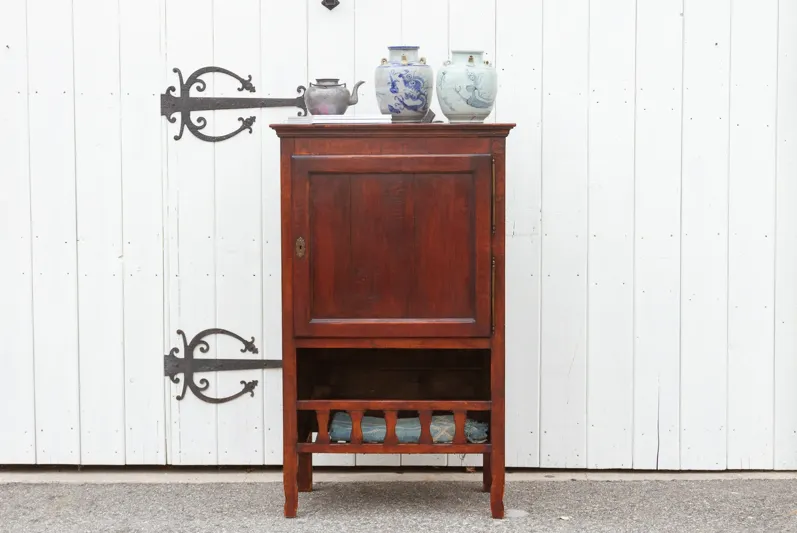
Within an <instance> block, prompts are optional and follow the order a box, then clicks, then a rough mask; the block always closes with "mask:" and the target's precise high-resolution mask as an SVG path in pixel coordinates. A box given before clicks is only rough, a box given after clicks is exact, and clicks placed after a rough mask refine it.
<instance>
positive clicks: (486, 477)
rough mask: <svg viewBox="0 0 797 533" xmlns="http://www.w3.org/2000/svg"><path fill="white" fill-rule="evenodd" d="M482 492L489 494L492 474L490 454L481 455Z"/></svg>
mask: <svg viewBox="0 0 797 533" xmlns="http://www.w3.org/2000/svg"><path fill="white" fill-rule="evenodd" d="M482 465H483V466H482V491H483V492H490V486H491V485H492V484H493V473H492V469H491V468H490V454H489V453H485V454H483V458H482Z"/></svg>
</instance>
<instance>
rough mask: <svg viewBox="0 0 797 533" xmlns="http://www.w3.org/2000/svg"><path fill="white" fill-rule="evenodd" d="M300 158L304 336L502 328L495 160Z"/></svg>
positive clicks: (298, 274) (297, 230)
mask: <svg viewBox="0 0 797 533" xmlns="http://www.w3.org/2000/svg"><path fill="white" fill-rule="evenodd" d="M293 165H294V174H293V175H294V179H293V183H292V189H293V190H292V196H293V212H294V220H293V232H294V236H293V237H294V239H295V240H296V241H297V242H299V243H303V244H302V246H303V247H302V246H299V247H298V248H297V253H296V254H295V256H294V258H293V265H294V312H295V325H294V327H295V332H296V334H297V335H298V336H346V337H361V336H368V337H395V336H411V337H423V336H440V337H446V336H488V335H489V334H490V290H491V287H490V269H491V257H490V235H491V233H490V232H491V221H490V213H491V211H490V210H491V206H492V190H491V164H490V157H489V156H481V155H474V156H411V157H410V156H370V157H367V156H366V157H335V156H308V157H295V158H294V161H293Z"/></svg>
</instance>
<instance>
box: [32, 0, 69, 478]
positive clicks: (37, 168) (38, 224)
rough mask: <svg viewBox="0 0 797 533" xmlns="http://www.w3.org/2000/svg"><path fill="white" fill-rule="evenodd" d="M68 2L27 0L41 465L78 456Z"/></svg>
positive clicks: (35, 345) (37, 391) (38, 446)
mask: <svg viewBox="0 0 797 533" xmlns="http://www.w3.org/2000/svg"><path fill="white" fill-rule="evenodd" d="M72 37H73V34H72V2H57V3H55V4H54V3H52V2H46V1H43V0H29V1H28V75H29V90H30V93H31V94H30V99H29V112H30V115H29V117H30V176H31V178H30V179H31V221H32V233H33V276H34V281H33V331H34V353H35V354H36V358H35V372H36V446H37V462H38V463H39V464H53V463H55V464H76V463H78V462H80V390H79V372H78V369H79V357H78V299H77V249H76V248H77V242H76V207H75V114H74V110H75V105H74V102H75V94H74V78H73V70H72V69H73V44H72V43H73V41H72Z"/></svg>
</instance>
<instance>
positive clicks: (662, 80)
mask: <svg viewBox="0 0 797 533" xmlns="http://www.w3.org/2000/svg"><path fill="white" fill-rule="evenodd" d="M683 24H684V17H683V5H682V0H667V1H661V2H639V3H637V30H636V33H637V37H636V94H635V98H636V123H635V128H636V133H635V139H636V143H635V154H634V163H635V173H636V175H635V180H634V205H635V207H634V217H635V218H634V375H633V389H634V404H633V412H634V435H633V444H634V451H633V453H634V456H633V466H634V468H640V469H646V470H657V469H659V468H661V469H665V470H677V469H678V468H679V465H680V440H679V434H680V422H679V413H680V405H681V403H680V375H679V374H680V353H681V352H680V332H681V327H680V326H681V324H680V301H681V300H680V288H681V277H680V266H681V261H680V251H681V121H682V113H681V95H682V83H681V80H682V67H683V61H682V45H683Z"/></svg>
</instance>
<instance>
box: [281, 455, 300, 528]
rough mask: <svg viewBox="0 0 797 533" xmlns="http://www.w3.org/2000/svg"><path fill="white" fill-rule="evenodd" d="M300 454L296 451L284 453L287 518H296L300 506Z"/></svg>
mask: <svg viewBox="0 0 797 533" xmlns="http://www.w3.org/2000/svg"><path fill="white" fill-rule="evenodd" d="M298 474H299V454H298V453H296V452H293V453H286V454H284V455H283V465H282V482H283V485H284V486H285V518H296V511H297V510H298V508H299V485H298Z"/></svg>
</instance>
